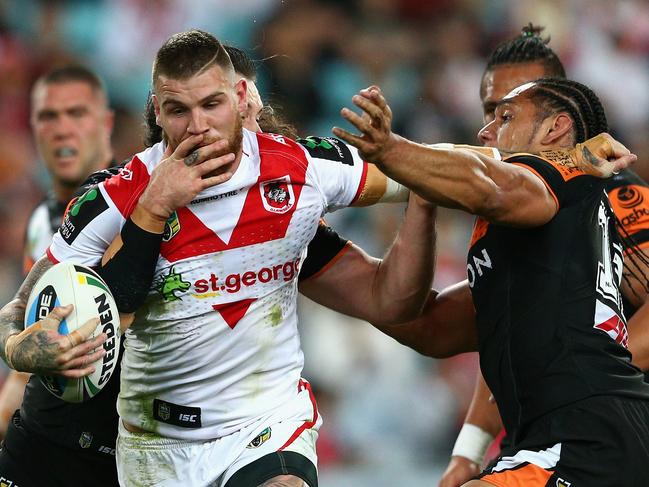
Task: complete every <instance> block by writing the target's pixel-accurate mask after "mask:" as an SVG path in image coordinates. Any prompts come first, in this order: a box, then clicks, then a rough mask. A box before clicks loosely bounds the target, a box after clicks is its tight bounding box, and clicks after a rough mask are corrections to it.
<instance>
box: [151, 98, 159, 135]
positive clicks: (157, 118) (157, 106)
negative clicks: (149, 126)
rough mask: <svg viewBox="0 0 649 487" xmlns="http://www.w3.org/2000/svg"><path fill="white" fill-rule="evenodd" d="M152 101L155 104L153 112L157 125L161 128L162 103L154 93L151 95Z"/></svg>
mask: <svg viewBox="0 0 649 487" xmlns="http://www.w3.org/2000/svg"><path fill="white" fill-rule="evenodd" d="M151 101H152V102H153V112H154V113H155V123H156V125H157V126H158V127H160V101H159V100H158V97H157V96H156V95H155V94H154V93H152V94H151Z"/></svg>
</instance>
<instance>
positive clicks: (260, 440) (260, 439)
mask: <svg viewBox="0 0 649 487" xmlns="http://www.w3.org/2000/svg"><path fill="white" fill-rule="evenodd" d="M271 433H272V430H271V429H270V428H266V429H265V430H264V431H262V432H261V433H259V434H258V435H257V436H255V437H254V438H253V440H252V441H251V442H250V443H248V446H246V448H259V447H260V446H261V445H263V444H264V443H266V442H267V441H268V440H270V436H271Z"/></svg>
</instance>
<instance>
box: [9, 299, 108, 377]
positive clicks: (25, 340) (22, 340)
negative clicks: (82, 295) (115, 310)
mask: <svg viewBox="0 0 649 487" xmlns="http://www.w3.org/2000/svg"><path fill="white" fill-rule="evenodd" d="M6 306H7V307H20V306H21V304H20V301H19V300H17V299H16V300H14V301H11V302H10V303H8V304H7V305H6ZM23 307H24V306H23ZM73 308H74V307H73V306H72V305H67V306H57V307H56V308H54V309H53V310H52V311H51V312H50V313H49V314H48V315H47V316H46V317H45V318H43V319H42V320H40V321H37V322H36V323H34V324H33V325H32V326H30V327H29V328H26V329H25V330H23V331H22V332H20V333H18V334H17V335H12V336H10V337H9V338H8V339H7V342H6V345H5V356H6V358H7V363H8V364H9V365H10V366H11V367H12V368H13V369H15V370H18V371H21V372H32V373H35V374H41V375H52V374H57V375H62V376H64V377H68V378H77V377H84V376H86V375H90V374H92V373H93V372H94V371H95V368H94V366H92V365H91V364H92V363H93V362H95V361H97V360H99V359H100V358H101V357H103V356H104V354H105V353H106V351H105V350H104V348H103V347H101V345H102V343H104V341H106V334H105V333H100V334H99V335H98V336H97V337H95V338H92V339H88V338H89V337H90V335H92V333H93V332H94V330H95V328H97V325H98V324H99V318H94V319H92V320H88V321H87V322H86V323H85V324H84V325H83V326H82V327H81V328H79V329H78V330H75V331H73V332H72V333H70V334H69V335H61V334H60V333H59V331H58V328H59V324H60V323H61V321H62V320H63V319H64V318H65V317H66V316H68V315H69V314H70V313H71V312H72V310H73ZM3 309H4V308H3Z"/></svg>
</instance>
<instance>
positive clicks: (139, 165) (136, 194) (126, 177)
mask: <svg viewBox="0 0 649 487" xmlns="http://www.w3.org/2000/svg"><path fill="white" fill-rule="evenodd" d="M149 179H150V176H149V171H148V170H147V168H146V166H145V165H144V163H143V162H142V161H141V160H140V159H139V158H138V157H137V156H135V157H133V159H131V162H129V163H128V164H126V166H124V167H123V168H122V169H121V170H120V172H119V174H116V175H115V176H113V177H111V178H110V179H108V180H106V182H104V189H105V190H106V192H107V193H108V196H109V197H110V199H111V200H112V202H113V203H114V204H115V206H116V207H117V209H118V210H119V212H120V213H121V214H122V216H123V217H124V218H128V217H129V216H130V215H131V213H132V212H133V209H134V208H135V205H136V204H137V202H138V200H139V198H140V195H141V194H142V192H143V191H144V189H145V188H146V185H147V184H148V183H149Z"/></svg>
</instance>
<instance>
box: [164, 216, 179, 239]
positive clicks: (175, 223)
mask: <svg viewBox="0 0 649 487" xmlns="http://www.w3.org/2000/svg"><path fill="white" fill-rule="evenodd" d="M178 232H180V220H179V219H178V214H177V213H176V212H175V211H174V212H173V213H172V214H171V216H170V217H169V218H168V219H167V221H166V222H165V228H164V232H163V233H162V241H163V242H168V241H169V240H171V239H172V238H174V237H175V236H176V235H177V234H178Z"/></svg>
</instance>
